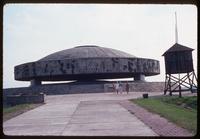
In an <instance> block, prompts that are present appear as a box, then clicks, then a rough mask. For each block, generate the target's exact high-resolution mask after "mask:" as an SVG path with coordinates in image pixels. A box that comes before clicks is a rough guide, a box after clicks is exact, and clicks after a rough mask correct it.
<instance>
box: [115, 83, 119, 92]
mask: <svg viewBox="0 0 200 139" xmlns="http://www.w3.org/2000/svg"><path fill="white" fill-rule="evenodd" d="M115 89H116V91H117V94H118V92H119V83H118V81H117V82H116V85H115Z"/></svg>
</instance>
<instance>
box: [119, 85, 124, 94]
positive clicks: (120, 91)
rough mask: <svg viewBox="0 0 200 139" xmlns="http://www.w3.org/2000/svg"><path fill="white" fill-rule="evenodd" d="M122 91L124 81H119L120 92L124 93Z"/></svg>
mask: <svg viewBox="0 0 200 139" xmlns="http://www.w3.org/2000/svg"><path fill="white" fill-rule="evenodd" d="M122 91H123V87H122V83H121V82H119V92H120V94H122Z"/></svg>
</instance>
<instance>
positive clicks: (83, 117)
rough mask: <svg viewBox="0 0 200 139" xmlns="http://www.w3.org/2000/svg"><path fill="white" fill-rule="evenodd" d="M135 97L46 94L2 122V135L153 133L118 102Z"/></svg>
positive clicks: (128, 95) (128, 134)
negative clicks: (41, 101)
mask: <svg viewBox="0 0 200 139" xmlns="http://www.w3.org/2000/svg"><path fill="white" fill-rule="evenodd" d="M161 94H163V93H149V95H150V96H151V95H161ZM138 97H142V93H141V92H132V93H130V94H118V95H117V94H113V93H96V94H68V95H52V96H46V97H45V102H46V104H45V105H42V106H40V107H38V108H36V109H33V110H30V111H28V112H26V113H23V114H21V115H19V116H17V117H15V118H12V119H10V120H8V121H6V122H4V123H3V131H4V134H6V135H51V136H53V135H61V136H157V134H156V133H155V132H154V131H153V130H151V129H150V128H149V127H148V126H147V125H145V124H144V123H143V122H142V121H140V120H139V119H138V118H137V117H136V116H134V115H133V114H131V113H130V112H128V110H126V109H125V108H124V107H122V106H121V105H120V104H119V101H121V100H127V99H130V98H138Z"/></svg>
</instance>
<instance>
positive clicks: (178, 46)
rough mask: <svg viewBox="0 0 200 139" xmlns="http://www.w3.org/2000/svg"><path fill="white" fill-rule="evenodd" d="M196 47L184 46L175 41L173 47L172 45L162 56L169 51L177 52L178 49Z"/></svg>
mask: <svg viewBox="0 0 200 139" xmlns="http://www.w3.org/2000/svg"><path fill="white" fill-rule="evenodd" d="M193 50H194V49H192V48H189V47H186V46H183V45H181V44H178V43H175V44H174V45H173V46H172V47H170V48H169V49H168V50H167V51H166V52H165V53H164V54H163V55H162V56H165V55H166V54H167V53H171V52H177V51H193Z"/></svg>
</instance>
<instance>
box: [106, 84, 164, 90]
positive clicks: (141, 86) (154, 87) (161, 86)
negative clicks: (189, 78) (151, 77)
mask: <svg viewBox="0 0 200 139" xmlns="http://www.w3.org/2000/svg"><path fill="white" fill-rule="evenodd" d="M125 86H126V83H123V82H122V88H123V91H125V88H126V87H125ZM164 88H165V83H164V82H131V83H129V91H130V92H163V91H164ZM104 91H105V92H113V91H114V90H113V87H112V84H104Z"/></svg>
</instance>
